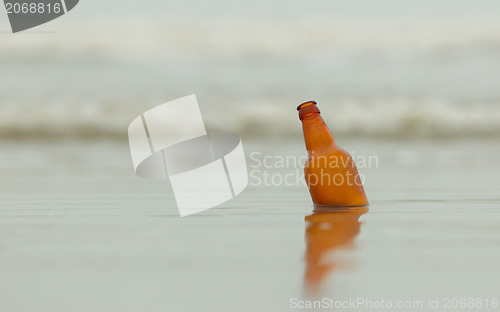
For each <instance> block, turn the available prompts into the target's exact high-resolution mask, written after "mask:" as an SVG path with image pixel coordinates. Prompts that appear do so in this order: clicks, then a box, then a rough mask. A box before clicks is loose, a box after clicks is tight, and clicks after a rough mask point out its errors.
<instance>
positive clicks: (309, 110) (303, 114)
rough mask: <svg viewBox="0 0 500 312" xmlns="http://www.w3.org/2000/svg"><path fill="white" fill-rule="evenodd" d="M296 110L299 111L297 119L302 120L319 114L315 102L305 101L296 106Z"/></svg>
mask: <svg viewBox="0 0 500 312" xmlns="http://www.w3.org/2000/svg"><path fill="white" fill-rule="evenodd" d="M297 110H298V111H299V119H300V120H303V119H305V118H307V117H309V116H312V115H316V114H319V113H320V111H319V109H318V107H317V106H316V102H315V101H307V102H304V103H302V104H300V105H299V106H297Z"/></svg>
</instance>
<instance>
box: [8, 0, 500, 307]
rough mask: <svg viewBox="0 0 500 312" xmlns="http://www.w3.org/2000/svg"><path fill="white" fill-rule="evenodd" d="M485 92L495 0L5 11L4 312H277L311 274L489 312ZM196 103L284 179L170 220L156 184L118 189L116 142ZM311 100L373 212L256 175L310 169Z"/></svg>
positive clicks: (349, 288)
mask: <svg viewBox="0 0 500 312" xmlns="http://www.w3.org/2000/svg"><path fill="white" fill-rule="evenodd" d="M499 82H500V2H499V1H497V0H474V1H473V0H470V1H466V0H418V1H416V0H415V1H409V0H371V1H361V0H313V1H303V0H302V1H299V0H273V1H269V0H267V1H264V0H253V1H234V0H213V1H202V0H184V1H170V0H141V1H118V0H105V1H104V0H82V1H80V3H79V4H78V5H77V6H76V7H75V8H74V9H73V10H71V11H70V12H69V13H68V14H66V15H64V16H62V17H60V18H58V19H56V20H54V21H51V22H49V23H47V24H44V25H41V26H39V27H36V28H33V29H31V30H28V31H24V32H21V33H16V34H12V32H11V30H10V28H9V23H8V18H7V15H6V13H5V10H4V9H0V276H1V278H0V310H1V311H6V312H7V311H8V312H10V311H29V312H32V311H37V312H43V311H47V312H49V311H50V312H54V311H72V312H79V311H81V312H88V311H103V312H111V311H119V312H127V311H130V312H136V311H252V312H255V311H259V312H264V311H272V312H278V311H288V310H290V308H291V307H290V304H289V301H290V299H291V298H299V299H306V296H305V294H304V281H305V280H307V279H309V282H311V281H313V282H314V283H317V284H314V285H313V288H314V289H317V290H318V291H319V293H320V294H321V295H323V296H326V297H329V298H339V299H349V298H356V297H367V298H368V299H384V300H387V299H394V300H402V299H418V300H423V301H425V302H426V301H427V300H428V298H437V297H439V298H443V297H445V296H448V297H451V298H455V297H457V298H458V297H473V298H482V299H481V300H483V301H481V302H483V303H485V301H484V300H486V299H488V300H490V301H489V302H491V300H493V299H494V298H497V297H498V289H499V288H500V285H499V283H500V282H499V281H500V276H499V274H500V271H499V270H498V263H499V261H500V249H499V246H500V231H499V227H498V224H500V214H499V213H498V212H499V210H498V208H499V203H500V197H499V194H500V193H499V186H498V176H499V173H500V145H499V144H498V140H499V139H500V105H499V104H500V88H499V87H498V83H499ZM193 93H195V94H196V95H197V98H198V102H199V105H200V109H201V111H202V114H203V117H204V119H205V124H206V127H207V129H208V130H212V131H214V130H221V131H227V132H233V133H237V134H239V135H240V136H241V137H242V142H243V146H244V149H245V153H246V155H247V156H250V155H252V153H258V154H257V156H256V157H254V158H251V157H248V158H247V165H248V167H249V169H250V170H254V171H255V172H254V173H256V175H257V177H260V178H262V175H263V174H264V172H263V171H262V170H263V169H266V170H268V172H267V173H269V174H271V175H274V176H276V177H278V178H280V177H281V178H282V177H283V176H284V175H285V174H292V177H298V178H299V179H297V180H296V181H297V183H296V185H295V184H294V185H286V184H284V183H271V184H270V185H265V184H264V183H260V184H259V183H256V184H254V185H249V186H248V187H247V189H246V190H245V191H244V192H243V193H242V194H241V195H239V196H238V197H237V198H235V199H234V200H231V201H229V202H227V203H225V204H223V205H221V206H220V207H217V208H214V209H210V210H208V211H205V212H203V213H200V214H197V215H195V216H192V217H187V218H180V217H179V215H178V211H177V207H176V203H175V198H174V196H173V193H172V190H171V187H170V186H169V184H168V180H166V181H155V180H152V181H151V180H144V179H139V178H138V177H137V176H136V175H135V173H134V170H133V168H132V163H131V159H130V153H129V147H128V141H127V127H128V125H129V123H130V122H131V121H132V120H133V119H134V118H136V116H138V115H140V114H141V113H143V112H145V111H146V110H148V109H150V108H153V107H155V106H157V105H160V104H162V103H165V102H167V101H170V100H173V99H176V98H179V97H183V96H186V95H189V94H193ZM307 100H316V101H317V102H318V106H319V108H320V109H321V111H322V116H323V118H324V119H325V121H326V123H327V124H328V126H329V128H330V129H331V130H332V132H333V135H334V137H335V139H336V140H337V142H338V144H339V145H340V146H341V147H343V148H345V149H346V150H347V151H349V152H350V153H352V154H353V155H355V159H356V160H358V159H359V158H356V157H359V156H362V157H363V156H365V157H371V156H375V157H377V160H378V161H377V163H376V165H375V166H372V167H363V168H359V169H360V172H361V174H363V175H364V176H365V177H366V183H365V184H364V186H365V189H366V192H367V195H368V198H369V200H370V203H371V205H370V207H369V212H368V213H366V211H358V212H354V213H349V212H347V213H344V215H342V214H337V215H325V214H323V215H321V214H320V215H317V214H314V215H313V214H312V208H313V207H312V202H311V200H310V196H309V193H308V191H307V187H306V186H305V184H303V183H302V184H301V183H300V181H301V180H300V175H301V172H302V168H297V167H298V166H293V165H292V166H286V168H279V165H278V166H277V165H275V166H274V167H273V168H262V166H260V167H259V166H258V162H257V161H255V159H258V160H262V159H263V158H264V157H266V156H279V157H283V156H285V157H287V156H292V157H293V156H296V157H301V156H303V155H305V148H304V142H303V139H302V129H301V125H300V121H299V120H298V117H297V111H296V107H297V105H299V104H300V103H302V102H304V101H307ZM353 152H355V154H354V153H353ZM358 166H359V163H358ZM275 167H276V168H275ZM259 170H260V171H259ZM250 174H252V172H250ZM253 177H255V175H254V176H253ZM292 180H294V181H295V179H292ZM250 181H251V182H256V181H255V179H252V176H251V180H250ZM306 216H307V217H306ZM358 219H359V220H358ZM346 244H347V245H348V246H346ZM336 257H337V258H336ZM332 259H333V260H332ZM497 299H499V298H497ZM476 302H477V301H476ZM468 308H469V310H479V308H478V307H476V306H474V307H468ZM475 308H477V309H475ZM359 310H362V309H359ZM367 310H370V309H367ZM407 310H410V311H411V309H407ZM414 310H415V309H414ZM424 310H425V309H424Z"/></svg>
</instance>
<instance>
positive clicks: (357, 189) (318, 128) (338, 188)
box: [297, 101, 368, 206]
mask: <svg viewBox="0 0 500 312" xmlns="http://www.w3.org/2000/svg"><path fill="white" fill-rule="evenodd" d="M297 110H298V111H299V118H300V120H301V121H302V129H303V131H304V140H305V143H306V148H307V153H308V160H307V162H306V164H305V167H304V173H305V178H306V182H307V186H308V187H309V192H310V193H311V197H312V200H313V202H314V204H315V205H328V206H362V205H367V204H368V199H367V198H366V195H365V191H364V189H363V185H362V183H361V179H360V177H359V174H358V170H357V168H356V164H355V163H354V160H353V159H352V157H351V155H349V153H347V152H346V151H344V150H343V149H341V148H340V147H338V146H337V145H336V144H335V141H334V140H333V137H332V134H331V133H330V131H329V130H328V128H327V126H326V124H325V122H324V121H323V118H321V116H320V111H319V109H318V108H317V107H316V102H314V101H309V102H305V103H303V104H301V105H299V107H297Z"/></svg>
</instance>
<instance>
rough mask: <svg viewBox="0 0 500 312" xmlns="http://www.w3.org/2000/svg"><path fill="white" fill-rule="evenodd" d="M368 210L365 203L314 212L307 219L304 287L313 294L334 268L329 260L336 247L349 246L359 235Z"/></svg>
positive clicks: (332, 262)
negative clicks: (362, 216) (361, 220)
mask: <svg viewBox="0 0 500 312" xmlns="http://www.w3.org/2000/svg"><path fill="white" fill-rule="evenodd" d="M366 212H368V208H367V207H366V206H361V207H346V208H339V209H335V210H333V209H331V210H322V211H315V212H314V213H313V214H311V215H309V216H307V217H306V218H305V221H306V245H307V247H306V254H305V260H306V270H305V276H304V286H305V288H306V290H307V291H308V292H309V294H311V295H318V293H319V290H320V288H321V283H322V281H323V280H324V279H325V278H326V277H327V276H328V274H329V273H330V272H331V271H333V270H334V269H335V265H336V263H335V262H334V261H331V260H330V261H328V259H331V258H329V256H331V253H332V252H334V251H335V250H338V249H342V248H349V247H351V244H352V242H353V240H354V238H356V236H357V235H358V234H359V231H360V228H361V222H359V220H358V219H359V217H360V216H361V215H363V214H365V213H366Z"/></svg>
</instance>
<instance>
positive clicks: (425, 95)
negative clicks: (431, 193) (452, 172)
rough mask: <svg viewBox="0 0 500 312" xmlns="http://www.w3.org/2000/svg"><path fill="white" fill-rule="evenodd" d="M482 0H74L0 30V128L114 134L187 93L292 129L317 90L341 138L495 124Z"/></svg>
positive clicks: (494, 74) (214, 108) (490, 27)
mask: <svg viewBox="0 0 500 312" xmlns="http://www.w3.org/2000/svg"><path fill="white" fill-rule="evenodd" d="M497 7H498V4H497V3H496V2H493V1H480V2H474V3H472V2H470V1H469V2H467V1H419V3H418V4H415V3H414V2H412V3H410V2H408V1H406V2H402V1H387V0H386V1H376V2H373V3H372V4H366V3H361V2H359V1H336V2H331V1H315V2H314V3H301V2H299V1H293V2H282V1H274V2H265V1H255V2H252V4H244V3H237V2H236V3H235V2H232V1H216V2H214V3H211V4H210V5H207V4H204V2H202V1H190V2H182V3H178V2H171V1H148V2H143V3H142V4H141V5H139V6H137V5H136V4H134V3H127V4H125V3H123V2H122V1H121V2H119V1H106V2H105V3H102V2H101V1H85V3H84V2H82V3H80V4H79V6H78V9H77V10H75V11H72V12H70V14H67V15H66V16H64V17H62V18H60V19H58V20H57V21H54V22H52V23H48V24H45V25H43V26H41V27H39V28H36V29H33V30H31V31H28V32H26V33H21V34H16V35H12V34H9V33H8V24H7V19H6V16H5V14H4V15H0V18H1V19H0V23H1V24H0V25H2V27H3V29H5V31H4V32H2V33H1V40H0V51H1V53H0V68H1V71H0V90H1V92H0V137H2V138H28V139H29V138H31V139H39V138H60V137H70V138H86V139H89V138H90V139H92V138H94V139H95V138H107V139H124V138H125V137H126V131H125V129H126V127H127V125H128V123H129V122H130V121H131V120H132V119H133V118H134V117H135V116H137V115H138V114H140V113H142V112H143V111H145V110H147V109H149V108H151V107H154V106H156V105H159V104H161V103H164V102H166V101H169V100H172V99H175V98H178V97H182V96H185V95H189V94H193V93H194V94H197V95H198V99H199V102H200V107H201V109H202V112H203V114H204V118H205V120H206V122H207V124H208V127H209V128H210V129H212V130H224V131H232V132H237V133H240V135H243V136H247V137H252V138H253V137H268V136H273V137H284V136H290V135H291V136H294V135H296V134H298V133H299V132H298V131H300V128H299V127H297V122H296V119H295V113H296V112H295V107H296V106H297V105H298V104H300V103H301V102H303V101H306V100H311V99H314V100H316V101H318V103H319V107H320V108H321V109H322V111H323V112H324V116H326V117H325V118H327V121H328V122H329V125H330V127H332V128H334V130H335V132H336V133H338V134H339V135H347V136H361V137H373V136H375V137H386V138H401V137H402V138H435V137H439V138H443V137H444V138H446V137H490V138H498V136H499V134H500V126H499V125H500V108H499V105H498V104H499V100H500V91H499V89H498V86H497V81H500V56H499V55H500V54H499V53H498V52H499V49H500V22H498V18H496V17H497V16H495V13H494V12H496V11H498V10H495V9H496V8H497Z"/></svg>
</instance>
